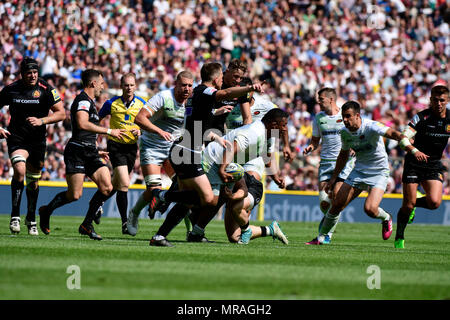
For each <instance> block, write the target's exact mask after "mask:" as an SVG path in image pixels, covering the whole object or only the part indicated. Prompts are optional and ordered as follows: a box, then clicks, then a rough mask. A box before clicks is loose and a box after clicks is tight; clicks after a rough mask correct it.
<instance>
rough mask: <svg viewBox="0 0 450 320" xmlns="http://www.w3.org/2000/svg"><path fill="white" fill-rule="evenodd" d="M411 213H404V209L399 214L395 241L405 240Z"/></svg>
mask: <svg viewBox="0 0 450 320" xmlns="http://www.w3.org/2000/svg"><path fill="white" fill-rule="evenodd" d="M410 213H411V212H409V213H408V212H407V213H405V212H403V211H402V209H401V208H400V210H398V213H397V231H396V232H395V240H397V239H404V238H405V229H406V226H407V225H408V220H409V215H410Z"/></svg>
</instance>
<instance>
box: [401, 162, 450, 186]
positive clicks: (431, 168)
mask: <svg viewBox="0 0 450 320" xmlns="http://www.w3.org/2000/svg"><path fill="white" fill-rule="evenodd" d="M445 170H446V168H445V167H444V166H443V164H442V162H440V161H435V162H432V163H428V164H427V165H425V166H422V165H417V164H414V163H413V162H412V161H408V160H405V162H404V165H403V176H402V182H403V183H420V182H422V181H426V180H438V181H440V182H444V171H445Z"/></svg>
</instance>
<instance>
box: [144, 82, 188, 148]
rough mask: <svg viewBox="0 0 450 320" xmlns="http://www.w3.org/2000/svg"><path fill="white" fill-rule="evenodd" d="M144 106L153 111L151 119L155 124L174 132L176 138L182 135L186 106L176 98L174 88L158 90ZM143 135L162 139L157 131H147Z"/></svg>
mask: <svg viewBox="0 0 450 320" xmlns="http://www.w3.org/2000/svg"><path fill="white" fill-rule="evenodd" d="M144 108H146V109H147V110H148V111H151V112H152V114H153V115H152V117H151V119H150V120H151V122H152V123H153V124H154V125H155V126H157V127H158V128H160V129H162V130H164V131H166V132H169V133H172V135H173V136H174V138H175V139H176V138H178V137H179V136H180V134H181V132H180V131H181V128H182V127H183V124H184V114H185V111H186V108H185V104H184V103H179V102H178V101H177V100H176V99H175V95H174V88H171V89H167V90H163V91H160V92H158V93H157V94H155V95H154V96H153V97H152V98H151V99H150V100H148V101H147V103H146V105H145V106H144ZM143 135H144V136H146V137H148V138H149V139H157V140H161V136H160V135H159V134H157V133H153V132H147V131H145V132H144V133H143Z"/></svg>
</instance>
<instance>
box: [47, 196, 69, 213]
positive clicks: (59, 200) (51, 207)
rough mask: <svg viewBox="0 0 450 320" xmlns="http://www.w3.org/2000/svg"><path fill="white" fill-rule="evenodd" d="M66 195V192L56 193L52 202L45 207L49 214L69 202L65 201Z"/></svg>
mask: <svg viewBox="0 0 450 320" xmlns="http://www.w3.org/2000/svg"><path fill="white" fill-rule="evenodd" d="M66 193H67V191H62V192H60V193H58V194H57V195H56V196H55V197H54V198H53V200H52V201H50V203H49V204H48V205H47V211H48V213H49V214H52V213H53V211H55V210H56V209H57V208H59V207H62V206H63V205H65V204H68V203H70V202H71V201H69V200H68V199H67V197H66Z"/></svg>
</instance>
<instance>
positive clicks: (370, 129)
mask: <svg viewBox="0 0 450 320" xmlns="http://www.w3.org/2000/svg"><path fill="white" fill-rule="evenodd" d="M388 129H389V127H387V126H385V125H384V124H382V123H380V122H378V121H373V120H369V119H364V118H362V119H361V127H360V128H359V129H358V130H356V131H355V132H351V131H349V130H348V129H347V128H345V127H344V128H343V129H342V130H341V140H342V149H343V150H349V149H350V148H351V149H353V150H354V151H355V157H356V162H355V167H354V170H357V171H360V172H363V173H376V172H380V170H386V169H389V163H388V155H387V153H386V148H385V146H384V142H383V136H384V135H385V134H386V131H387V130H388Z"/></svg>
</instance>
